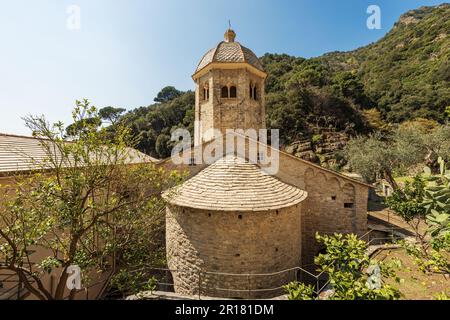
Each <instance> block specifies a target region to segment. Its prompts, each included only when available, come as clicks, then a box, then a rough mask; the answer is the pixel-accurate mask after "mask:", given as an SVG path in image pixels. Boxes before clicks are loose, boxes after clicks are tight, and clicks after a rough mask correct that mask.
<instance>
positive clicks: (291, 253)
mask: <svg viewBox="0 0 450 320" xmlns="http://www.w3.org/2000/svg"><path fill="white" fill-rule="evenodd" d="M299 230H301V204H298V205H296V206H293V207H290V208H284V209H280V210H274V211H267V212H217V211H210V212H208V211H203V210H196V209H189V208H180V207H175V206H169V207H168V208H167V214H166V242H167V259H168V266H169V268H170V269H172V270H178V271H174V272H172V275H173V278H174V284H175V291H176V292H177V293H178V294H185V295H195V294H198V290H199V277H200V281H201V282H200V283H201V285H200V291H201V294H202V295H208V296H220V297H234V298H262V297H272V296H276V295H279V294H280V290H268V291H260V292H255V291H248V290H249V289H251V290H256V289H268V288H276V287H279V286H280V285H283V284H286V283H288V282H289V281H292V280H294V279H295V272H294V271H291V272H284V273H280V274H275V275H271V276H258V275H255V274H265V273H273V272H278V271H281V270H284V269H289V268H294V267H298V266H299V264H300V257H301V237H300V232H299ZM205 272H209V273H205ZM217 273H231V274H233V275H231V274H228V275H224V274H217ZM235 274H236V275H235ZM242 274H254V275H253V276H246V275H244V276H242ZM219 289H228V290H219ZM239 290H242V291H239Z"/></svg>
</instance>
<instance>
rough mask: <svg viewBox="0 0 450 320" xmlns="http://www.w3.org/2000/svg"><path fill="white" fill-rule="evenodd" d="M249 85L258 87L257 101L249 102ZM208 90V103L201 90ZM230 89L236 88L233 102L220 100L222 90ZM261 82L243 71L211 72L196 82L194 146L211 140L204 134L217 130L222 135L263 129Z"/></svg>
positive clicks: (210, 136) (218, 70)
mask: <svg viewBox="0 0 450 320" xmlns="http://www.w3.org/2000/svg"><path fill="white" fill-rule="evenodd" d="M250 82H252V83H254V84H256V85H257V92H258V93H257V96H258V99H257V100H254V99H251V98H250V90H249V86H250ZM205 85H206V86H208V87H209V99H208V100H204V99H203V88H204V86H205ZM227 85H231V86H235V87H236V88H237V97H236V98H222V97H221V89H222V87H224V86H227ZM263 88H264V79H263V78H261V77H258V76H256V75H254V74H252V73H251V72H249V71H248V70H246V69H223V70H222V69H214V70H211V71H210V72H209V73H207V74H206V75H204V76H202V77H201V78H199V79H198V80H197V83H196V106H195V119H196V120H197V121H199V120H200V121H201V122H202V123H201V126H200V125H199V124H198V122H197V124H196V125H197V127H196V128H195V129H194V130H195V135H196V137H195V138H194V140H195V144H196V145H198V144H200V143H201V142H202V141H203V142H204V141H209V140H211V139H213V138H214V136H213V135H212V134H210V133H209V132H207V131H208V130H209V129H211V128H216V129H218V130H220V131H221V132H222V134H225V132H226V130H227V129H244V130H246V129H255V130H259V129H262V128H265V110H264V100H265V97H264V90H263Z"/></svg>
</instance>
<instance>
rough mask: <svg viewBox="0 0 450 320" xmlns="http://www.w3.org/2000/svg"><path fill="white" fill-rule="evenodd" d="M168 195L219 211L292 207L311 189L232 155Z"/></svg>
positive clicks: (175, 202) (180, 202)
mask: <svg viewBox="0 0 450 320" xmlns="http://www.w3.org/2000/svg"><path fill="white" fill-rule="evenodd" d="M164 197H165V198H166V199H167V200H168V202H169V203H171V204H173V205H177V206H181V207H189V208H196V209H203V210H216V211H265V210H276V209H280V208H285V207H290V206H293V205H296V204H298V203H300V202H301V201H303V200H304V199H305V198H306V197H307V192H306V191H303V190H301V189H299V188H297V187H294V186H291V185H288V184H286V183H284V182H282V181H280V180H278V179H277V178H275V177H273V176H271V175H269V174H267V173H265V172H264V171H263V170H262V169H261V168H259V167H258V166H257V165H256V164H253V163H250V162H247V161H245V160H244V159H242V158H240V157H237V156H233V155H228V156H225V157H223V158H222V159H220V160H218V161H216V162H215V163H213V164H212V165H210V166H209V167H207V168H206V169H204V170H203V171H201V172H200V173H198V174H197V175H196V176H194V177H193V178H191V179H189V180H188V181H186V182H184V183H183V184H182V185H180V186H177V187H175V188H172V189H170V190H168V191H166V193H164Z"/></svg>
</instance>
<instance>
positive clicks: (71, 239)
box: [0, 100, 179, 300]
mask: <svg viewBox="0 0 450 320" xmlns="http://www.w3.org/2000/svg"><path fill="white" fill-rule="evenodd" d="M73 118H74V119H73V120H74V123H77V124H78V125H79V129H80V130H77V132H76V136H74V137H73V140H72V141H71V142H67V141H66V140H64V137H65V130H64V126H63V124H62V123H60V122H59V123H56V124H54V125H50V124H49V123H48V122H47V121H46V120H45V118H43V117H33V116H30V117H27V118H26V119H25V121H26V125H27V126H28V127H29V128H30V129H31V130H32V132H33V135H34V136H35V137H36V138H37V139H39V141H40V144H41V147H42V149H43V151H44V155H43V157H42V159H30V161H34V162H35V165H36V166H37V167H38V168H40V169H42V170H40V171H38V172H36V174H33V175H31V176H18V177H17V180H18V183H17V185H16V187H15V190H13V191H11V190H10V191H9V193H8V196H3V195H6V194H7V193H6V191H4V190H2V193H1V194H2V198H1V199H0V201H1V203H0V216H1V222H0V261H1V263H0V269H6V270H9V271H11V272H14V273H15V274H16V275H17V277H18V278H19V279H20V280H21V281H22V283H23V284H24V286H25V287H26V289H27V290H29V292H31V293H32V294H33V295H34V296H35V297H36V298H38V299H42V300H44V299H45V300H53V299H63V298H68V299H72V298H73V297H74V294H75V293H76V291H75V289H73V290H71V291H70V292H67V289H66V282H67V279H68V273H67V270H68V268H69V267H70V266H71V265H77V266H79V267H80V268H81V271H82V276H83V279H84V280H85V281H84V283H85V284H86V285H89V279H90V278H91V276H92V275H95V274H98V273H99V272H102V271H106V270H109V271H111V270H110V269H111V268H110V266H111V264H112V263H114V260H113V259H114V257H115V256H116V255H117V256H118V257H120V258H121V262H122V263H125V261H126V260H127V259H129V258H130V255H131V256H136V255H139V256H140V257H143V258H151V256H152V255H153V254H154V251H156V248H157V247H160V246H163V244H164V240H162V241H161V237H160V234H162V233H163V230H162V228H161V221H162V220H163V211H162V208H163V207H164V201H163V200H162V198H161V197H160V194H161V192H162V190H163V189H164V188H165V186H167V185H172V184H173V183H175V182H176V181H178V178H179V177H178V176H177V175H172V174H169V173H167V172H165V171H164V170H162V169H157V168H155V167H154V165H152V164H151V163H144V161H145V159H142V161H138V162H140V163H136V164H134V165H132V166H131V165H129V162H130V160H131V159H135V160H139V155H137V154H136V152H135V151H134V150H133V149H131V148H130V147H132V146H133V144H134V143H135V141H134V139H133V138H132V137H131V135H130V131H129V129H128V128H126V127H122V126H120V127H117V128H116V132H115V135H113V136H111V135H110V134H109V133H108V132H107V131H106V129H105V128H101V127H99V126H98V125H97V121H99V120H100V115H99V113H98V112H97V109H96V108H95V107H92V106H90V104H89V102H88V101H87V100H84V101H81V102H80V101H77V106H76V108H75V110H74V112H73ZM91 119H95V120H96V121H91ZM155 236H158V238H156V237H155ZM152 241H153V242H154V243H153V244H152V245H149V246H148V247H145V248H144V247H143V245H142V246H140V245H139V244H140V243H145V244H149V243H151V242H152ZM139 250H140V251H141V252H136V251H139ZM34 251H39V256H38V257H34V256H33V252H34ZM36 259H37V260H36ZM130 259H131V258H130ZM148 261H149V262H152V260H148ZM31 262H34V263H35V264H34V263H31ZM46 273H52V274H53V275H56V276H57V278H56V282H55V286H54V290H52V291H51V290H50V288H48V287H46V286H45V285H44V283H43V282H42V276H43V275H44V274H46Z"/></svg>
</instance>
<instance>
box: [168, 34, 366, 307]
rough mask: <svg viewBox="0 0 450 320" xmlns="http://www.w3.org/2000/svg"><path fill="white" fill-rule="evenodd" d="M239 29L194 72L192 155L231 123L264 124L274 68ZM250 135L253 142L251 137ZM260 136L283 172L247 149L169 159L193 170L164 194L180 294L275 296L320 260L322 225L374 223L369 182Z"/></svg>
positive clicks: (330, 228) (362, 228)
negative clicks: (239, 37)
mask: <svg viewBox="0 0 450 320" xmlns="http://www.w3.org/2000/svg"><path fill="white" fill-rule="evenodd" d="M235 37H236V34H235V32H234V31H233V30H231V29H228V30H227V31H226V32H225V40H224V41H222V42H220V43H219V44H218V45H217V46H215V47H214V48H212V49H211V50H209V51H208V52H207V53H206V54H205V55H204V56H203V58H202V59H201V61H200V63H199V64H198V67H197V69H196V70H195V73H194V75H193V76H192V78H193V80H194V81H195V84H196V92H195V97H196V101H195V120H196V123H195V138H194V139H195V142H194V148H193V149H192V150H189V151H184V153H186V156H187V157H190V156H192V154H193V153H194V152H195V149H196V148H201V147H204V146H207V145H209V144H211V143H214V141H216V140H218V138H219V136H218V135H229V133H227V132H226V130H227V129H244V130H246V129H255V130H258V129H264V128H265V94H264V83H265V79H266V76H267V75H266V73H265V72H264V69H263V66H262V64H261V62H260V61H259V60H258V58H257V57H256V55H255V54H254V53H253V52H252V51H251V50H250V49H248V48H246V47H244V46H242V45H241V44H240V43H239V42H236V41H235ZM210 129H216V130H215V131H212V130H210ZM274 129H280V130H283V128H274ZM241 138H242V137H241ZM243 139H244V140H245V142H244V143H245V144H246V145H249V144H250V142H249V140H250V139H249V138H248V137H244V138H243ZM253 142H254V143H256V144H258V147H264V148H268V149H269V151H270V152H278V156H279V167H278V170H277V172H276V173H275V174H268V173H267V172H266V171H265V168H264V164H263V163H260V162H259V161H256V162H254V161H249V157H248V153H246V152H247V151H246V152H244V153H239V152H236V153H231V154H230V153H227V152H226V151H223V152H222V153H220V154H216V155H215V162H214V163H212V164H205V163H201V164H196V163H195V162H194V163H189V164H181V165H180V164H175V163H173V162H172V160H171V159H167V160H165V161H163V162H162V165H164V166H165V167H167V168H168V169H177V170H180V171H188V172H189V175H190V177H189V179H188V180H187V181H185V182H184V183H183V184H182V185H180V186H177V187H175V188H174V189H172V190H168V191H167V192H166V193H165V197H166V199H167V201H168V205H167V209H166V242H167V261H168V266H169V268H170V269H171V270H173V271H172V276H173V279H174V287H175V292H176V293H179V294H183V295H196V294H199V293H200V294H202V295H207V296H217V297H237V298H266V297H273V296H276V295H278V294H280V290H277V289H276V288H280V286H282V285H284V284H286V283H287V282H289V281H292V280H293V278H292V272H290V271H289V270H291V271H292V270H294V269H295V268H297V267H302V268H304V269H308V268H309V269H314V267H313V260H314V256H315V255H317V253H318V252H319V251H320V250H321V247H320V246H319V244H318V243H317V242H316V240H315V234H316V232H319V233H321V234H330V233H334V232H339V233H355V234H358V235H362V234H364V233H365V232H366V231H367V199H368V191H369V187H370V186H369V185H367V184H364V183H362V182H360V181H357V180H353V179H351V178H349V177H347V176H345V175H341V174H339V173H337V172H334V171H331V170H328V169H325V168H322V167H320V166H318V165H316V164H313V163H311V162H308V161H306V160H303V159H300V158H297V157H294V156H292V155H289V154H287V153H284V152H281V151H278V150H274V148H272V147H271V146H268V145H265V144H264V143H263V142H262V141H253ZM224 150H225V148H224ZM258 160H259V159H258ZM286 270H287V271H286Z"/></svg>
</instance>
